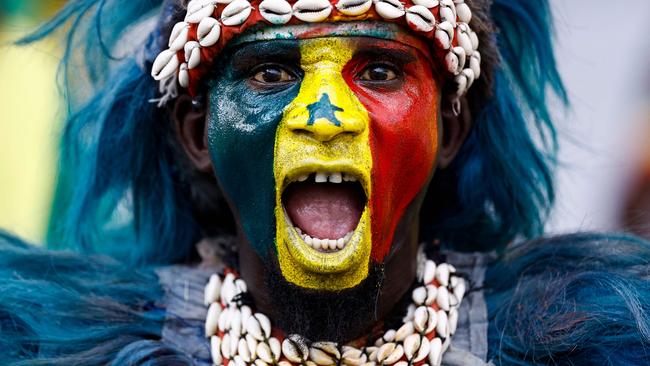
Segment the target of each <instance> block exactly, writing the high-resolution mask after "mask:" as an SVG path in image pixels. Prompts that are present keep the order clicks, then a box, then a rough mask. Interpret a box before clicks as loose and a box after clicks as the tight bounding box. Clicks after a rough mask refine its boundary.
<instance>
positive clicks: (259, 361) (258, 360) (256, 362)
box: [255, 358, 270, 366]
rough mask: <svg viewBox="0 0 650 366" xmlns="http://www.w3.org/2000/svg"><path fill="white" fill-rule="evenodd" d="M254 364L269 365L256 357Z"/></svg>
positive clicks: (258, 365) (256, 365) (259, 365)
mask: <svg viewBox="0 0 650 366" xmlns="http://www.w3.org/2000/svg"><path fill="white" fill-rule="evenodd" d="M255 366H270V365H269V364H268V363H266V362H264V361H262V360H261V359H259V358H258V359H257V360H255Z"/></svg>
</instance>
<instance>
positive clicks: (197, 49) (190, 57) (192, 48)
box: [185, 41, 221, 301]
mask: <svg viewBox="0 0 650 366" xmlns="http://www.w3.org/2000/svg"><path fill="white" fill-rule="evenodd" d="M185 62H187V67H188V68H189V69H190V70H191V69H193V68H195V67H197V66H199V65H200V64H201V46H200V45H199V42H196V41H190V42H187V43H186V44H185ZM210 282H212V280H210ZM219 289H221V282H219ZM217 291H218V290H217ZM217 298H218V296H217ZM206 301H207V300H206Z"/></svg>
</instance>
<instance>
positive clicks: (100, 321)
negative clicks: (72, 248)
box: [0, 232, 165, 366]
mask: <svg viewBox="0 0 650 366" xmlns="http://www.w3.org/2000/svg"><path fill="white" fill-rule="evenodd" d="M157 283H158V279H157V276H156V275H155V274H154V273H153V272H152V271H149V270H140V271H134V270H133V268H130V267H128V266H125V265H123V264H121V263H119V262H116V261H115V260H113V259H109V258H108V257H91V256H88V255H80V254H75V253H71V252H64V251H59V252H51V251H46V250H43V249H39V248H36V247H33V246H31V245H27V244H25V243H23V242H21V241H20V240H19V239H17V238H15V237H11V236H9V235H8V234H5V233H1V232H0V365H7V366H9V365H61V366H64V365H65V366H69V365H88V366H90V365H93V366H94V365H106V364H110V362H112V361H113V359H114V358H115V357H116V356H117V357H119V355H122V354H125V352H127V351H126V349H125V350H122V349H123V348H124V347H125V346H127V345H130V344H133V343H134V342H139V341H143V340H147V339H159V338H160V335H161V328H162V324H163V320H164V316H165V312H164V311H163V310H162V309H161V308H160V304H159V303H160V300H161V299H162V289H161V288H160V286H158V285H157ZM136 346H137V345H136V344H133V345H132V346H131V347H136ZM160 347H161V348H162V347H163V346H162V345H160ZM131 353H133V352H131ZM125 357H126V356H125ZM132 359H133V360H136V359H137V357H135V356H133V357H132ZM125 364H128V363H123V364H122V365H125ZM143 365H144V364H143Z"/></svg>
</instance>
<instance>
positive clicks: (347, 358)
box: [341, 346, 368, 366]
mask: <svg viewBox="0 0 650 366" xmlns="http://www.w3.org/2000/svg"><path fill="white" fill-rule="evenodd" d="M342 351H343V354H342V355H341V361H342V364H343V365H350V366H361V365H363V364H365V363H366V361H367V360H368V358H367V356H366V355H365V354H364V353H363V352H362V351H361V350H360V349H357V348H354V347H350V346H343V349H342Z"/></svg>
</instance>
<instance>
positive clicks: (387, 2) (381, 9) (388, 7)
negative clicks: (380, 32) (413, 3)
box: [375, 0, 405, 19]
mask: <svg viewBox="0 0 650 366" xmlns="http://www.w3.org/2000/svg"><path fill="white" fill-rule="evenodd" d="M375 10H376V11H377V14H379V15H380V16H381V17H382V18H384V19H397V18H399V17H401V16H402V15H404V13H405V11H404V5H402V3H401V2H399V1H398V0H375Z"/></svg>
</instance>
